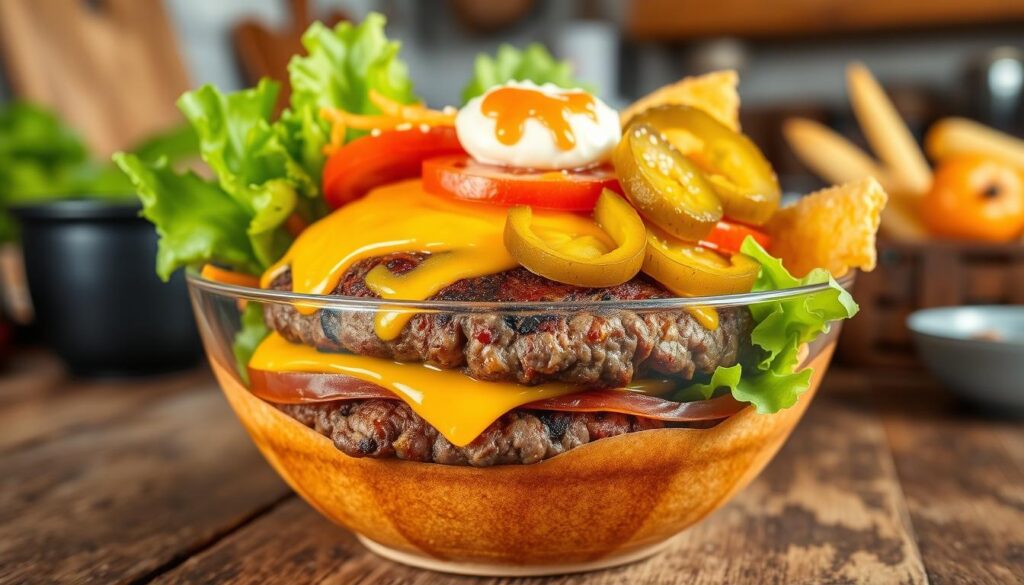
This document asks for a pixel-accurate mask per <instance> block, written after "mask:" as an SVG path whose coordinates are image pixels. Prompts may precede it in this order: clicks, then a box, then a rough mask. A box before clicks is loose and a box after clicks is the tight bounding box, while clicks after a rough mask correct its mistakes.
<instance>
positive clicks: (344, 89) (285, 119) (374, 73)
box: [281, 13, 417, 176]
mask: <svg viewBox="0 0 1024 585" xmlns="http://www.w3.org/2000/svg"><path fill="white" fill-rule="evenodd" d="M386 22H387V20H386V19H385V18H384V17H383V16H382V15H380V14H377V13H371V14H370V15H368V16H367V17H366V18H365V19H364V20H363V22H362V23H360V24H359V25H353V24H352V23H350V22H341V23H339V24H338V25H337V26H335V27H334V28H333V29H330V28H328V27H326V26H324V25H323V24H322V23H319V22H315V23H313V25H312V26H310V27H309V29H308V30H307V31H306V32H305V34H303V35H302V44H303V46H304V47H305V48H306V51H307V52H308V55H306V56H296V57H293V58H292V60H291V62H290V63H289V64H288V75H289V79H290V80H291V86H292V95H291V105H290V107H289V108H288V110H287V111H285V112H284V114H282V117H281V119H282V123H283V125H284V128H285V131H286V135H287V136H288V137H289V139H290V140H291V142H292V144H293V145H295V146H296V147H297V148H298V150H299V151H300V152H299V156H300V160H302V162H303V164H304V165H305V166H306V168H307V169H310V170H311V172H313V173H314V174H315V175H316V176H319V172H320V169H321V168H322V166H323V162H324V157H323V154H322V150H323V146H324V145H325V144H327V142H328V139H329V136H330V126H329V124H328V123H327V122H326V121H324V120H323V119H321V117H320V109H321V108H338V109H341V110H345V111H346V112H352V113H354V114H378V113H380V111H379V110H378V109H377V107H376V106H374V105H373V104H372V103H371V102H370V99H369V92H370V90H371V89H372V90H375V91H377V92H378V93H380V94H382V95H384V96H386V97H389V98H391V99H393V100H396V101H398V102H401V103H406V104H407V103H412V102H415V101H417V98H416V96H415V94H414V93H413V88H412V80H411V79H410V77H409V68H408V67H407V66H406V64H405V63H404V62H403V61H402V60H401V59H399V58H398V52H399V50H400V49H401V43H399V42H398V41H391V40H388V38H387V36H386V35H385V34H384V25H385V24H386ZM363 134H365V131H360V130H354V129H349V130H348V133H347V136H346V138H347V139H348V140H352V139H354V138H356V137H358V136H361V135H363Z"/></svg>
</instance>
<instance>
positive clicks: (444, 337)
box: [265, 254, 752, 387]
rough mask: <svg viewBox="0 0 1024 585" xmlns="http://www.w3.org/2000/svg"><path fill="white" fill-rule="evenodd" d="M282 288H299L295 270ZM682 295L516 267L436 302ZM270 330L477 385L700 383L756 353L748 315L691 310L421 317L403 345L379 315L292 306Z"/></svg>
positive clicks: (399, 261)
mask: <svg viewBox="0 0 1024 585" xmlns="http://www.w3.org/2000/svg"><path fill="white" fill-rule="evenodd" d="M425 258H426V255H424V254H393V255H390V256H382V257H379V258H372V259H368V260H363V261H361V262H358V263H356V264H355V265H353V266H352V267H351V268H349V269H348V270H347V271H346V272H345V273H344V275H343V276H342V278H341V280H340V282H339V284H338V286H337V288H336V289H335V291H334V292H335V294H338V295H345V296H355V297H374V296H376V295H374V293H373V292H372V291H371V290H370V289H369V288H368V287H367V286H366V274H367V273H368V272H369V271H370V270H372V269H373V268H375V267H376V266H378V265H380V264H384V265H385V266H386V267H387V268H388V270H390V271H391V272H393V273H396V274H402V273H405V272H408V271H409V270H411V269H412V268H415V267H416V266H417V265H418V264H419V263H420V262H422V261H423V260H424V259H425ZM272 286H273V287H274V288H276V289H280V290H291V273H290V272H288V271H285V272H284V273H282V274H281V275H279V276H278V277H277V278H276V279H275V280H274V282H273V284H272ZM670 296H672V295H671V293H669V292H668V291H666V290H665V289H664V288H662V287H661V286H660V285H658V284H657V283H655V282H654V281H651V280H649V279H647V278H646V277H644V276H643V275H640V276H638V277H636V278H634V279H633V280H630V281H629V282H627V283H625V284H622V285H619V286H615V287H611V288H601V289H592V288H581V287H576V286H571V285H566V284H560V283H557V282H553V281H550V280H548V279H545V278H542V277H540V276H537V275H535V274H533V273H531V272H529V271H527V270H525V269H523V268H516V269H513V270H509V271H507V272H503V273H500V274H494V275H490V276H483V277H479V278H470V279H465V280H460V281H458V282H455V283H454V284H452V285H450V286H448V287H445V288H444V289H442V290H441V291H440V292H439V293H438V294H437V295H435V296H434V297H432V298H433V299H441V300H451V301H495V302H506V303H509V302H527V301H530V302H532V301H548V302H552V301H594V300H604V301H611V300H632V299H650V298H664V297H670ZM265 318H266V322H267V325H268V326H269V327H271V328H272V329H274V330H276V331H278V332H279V333H280V334H281V335H282V336H284V337H285V339H287V340H289V341H291V342H293V343H303V344H306V345H310V346H313V347H316V348H318V349H320V350H323V351H349V352H352V353H356V354H361V355H368V356H373V357H381V358H389V359H395V360H400V361H422V362H427V363H431V364H434V365H437V366H439V367H442V368H463V369H465V371H466V373H467V374H469V375H471V376H473V377H474V378H477V379H481V380H489V381H500V380H509V381H516V382H519V383H521V384H537V383H540V382H544V381H549V380H560V381H564V382H570V383H575V384H591V385H593V384H597V385H606V386H612V387H614V386H621V385H624V384H626V383H628V382H629V381H630V380H631V379H632V378H633V377H634V375H640V374H645V373H658V374H669V375H678V376H681V377H683V378H686V379H690V378H692V377H693V376H694V374H698V373H699V374H710V373H712V372H713V371H714V370H715V368H716V367H718V366H720V365H721V366H731V365H733V364H735V363H737V361H738V360H739V358H740V356H741V354H742V353H744V352H745V350H747V349H748V348H749V336H750V329H751V327H752V320H751V317H750V313H749V312H748V311H747V309H746V308H723V309H719V319H720V325H719V327H718V328H717V329H715V330H713V331H712V330H708V329H706V328H704V327H703V326H701V325H700V324H699V323H698V322H697V320H696V319H694V318H693V317H692V316H691V315H690V314H689V313H687V312H686V311H658V312H645V313H637V312H634V311H623V310H607V311H601V312H599V313H592V312H583V311H580V312H574V313H572V314H568V315H553V314H544V315H523V316H512V315H499V314H487V313H483V314H481V313H465V314H444V313H442V314H419V315H416V316H415V317H413V319H412V320H411V321H410V322H409V324H408V325H406V327H405V328H404V329H403V330H402V333H401V334H400V335H399V336H398V337H397V338H396V339H394V340H391V341H384V340H381V339H380V338H379V337H377V335H376V333H375V332H374V328H373V321H374V315H373V314H372V313H370V312H364V311H337V310H330V309H321V310H319V311H317V312H316V313H313V314H311V315H302V314H300V313H299V312H298V311H296V310H295V309H293V308H292V307H291V306H288V305H284V304H268V305H267V306H266V310H265Z"/></svg>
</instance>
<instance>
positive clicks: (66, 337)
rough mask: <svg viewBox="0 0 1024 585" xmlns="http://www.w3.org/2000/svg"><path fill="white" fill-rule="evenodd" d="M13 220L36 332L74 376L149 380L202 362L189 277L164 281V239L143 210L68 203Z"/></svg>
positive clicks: (28, 209)
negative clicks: (160, 255) (158, 264)
mask: <svg viewBox="0 0 1024 585" xmlns="http://www.w3.org/2000/svg"><path fill="white" fill-rule="evenodd" d="M14 213H15V215H16V216H17V217H18V218H19V220H20V224H21V240H22V246H23V247H24V251H25V272H26V277H27V279H28V287H29V292H30V294H31V296H32V303H33V305H34V307H35V313H36V324H37V326H38V327H39V329H40V330H41V333H42V335H43V338H44V339H45V340H46V341H47V342H48V343H49V344H50V345H51V347H52V348H53V349H54V350H55V351H56V352H57V354H58V355H60V357H61V358H62V359H63V360H64V361H65V362H66V363H67V365H68V367H69V368H70V369H71V371H72V373H74V374H77V375H82V376H125V375H140V374H151V373H159V372H166V371H171V370H177V369H182V368H185V367H188V366H192V365H194V364H195V363H196V362H197V360H198V358H199V356H200V345H199V338H198V335H197V333H196V327H195V321H194V319H193V316H192V308H191V306H190V304H189V300H188V294H187V292H186V289H185V282H184V278H183V276H182V274H181V273H180V272H179V273H178V274H176V275H175V276H174V277H173V278H172V279H171V281H170V282H169V283H164V282H162V281H161V280H160V279H159V278H157V276H156V274H155V272H154V266H155V258H156V242H157V237H156V233H155V230H154V229H153V226H152V225H150V224H149V223H148V222H146V221H145V220H144V219H142V218H141V217H139V205H138V203H136V202H131V201H129V202H111V201H104V200H97V199H69V200H62V201H53V202H48V203H45V204H39V205H32V206H25V207H20V208H17V209H15V210H14Z"/></svg>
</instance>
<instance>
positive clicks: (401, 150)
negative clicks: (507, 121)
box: [323, 126, 464, 208]
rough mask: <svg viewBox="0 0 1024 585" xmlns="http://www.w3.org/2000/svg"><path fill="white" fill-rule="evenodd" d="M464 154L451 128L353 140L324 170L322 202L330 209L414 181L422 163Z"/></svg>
mask: <svg viewBox="0 0 1024 585" xmlns="http://www.w3.org/2000/svg"><path fill="white" fill-rule="evenodd" d="M462 152H464V151H463V150H462V146H461V145H460V144H459V139H458V137H457V136H456V135H455V128H452V127H451V126H434V127H431V128H430V129H429V130H427V131H426V132H424V131H423V130H421V129H420V128H419V127H413V128H412V129H409V130H388V131H386V132H381V133H380V134H379V135H377V136H374V135H372V134H368V135H366V136H361V137H359V138H356V139H355V140H353V141H352V142H349V143H348V144H346V145H345V146H342V147H341V148H339V149H338V150H337V151H336V152H335V153H334V154H332V155H331V158H329V159H328V160H327V164H326V165H325V166H324V177H323V182H324V199H326V201H327V204H328V205H330V206H331V207H335V208H337V207H341V206H342V205H344V204H346V203H348V202H350V201H354V200H356V199H359V198H360V197H362V196H363V195H365V194H366V193H367V192H369V191H370V190H371V189H373V188H374V187H378V186H380V185H384V184H387V183H393V182H395V181H401V180H402V179H408V178H410V177H417V176H419V174H420V169H421V168H422V166H423V161H424V160H426V159H428V158H433V157H436V156H441V155H446V154H447V155H451V154H458V153H462Z"/></svg>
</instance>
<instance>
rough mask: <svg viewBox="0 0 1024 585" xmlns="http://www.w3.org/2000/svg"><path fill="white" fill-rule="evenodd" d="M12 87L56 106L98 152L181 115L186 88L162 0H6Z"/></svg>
mask: <svg viewBox="0 0 1024 585" xmlns="http://www.w3.org/2000/svg"><path fill="white" fill-rule="evenodd" d="M0 57H3V60H4V64H5V65H6V71H7V75H8V77H9V79H10V83H11V85H12V87H13V89H14V92H15V94H17V95H19V96H21V97H24V98H26V99H30V100H32V101H35V102H39V103H42V104H46V105H47V106H49V107H51V108H53V109H55V110H57V111H58V112H60V114H61V115H62V116H63V117H64V118H65V119H66V120H67V122H68V123H69V124H70V125H71V126H72V127H73V128H75V129H76V130H78V131H79V132H80V133H81V134H82V135H83V136H84V138H85V139H86V141H87V142H88V143H89V145H90V146H91V147H92V150H93V151H94V153H95V154H96V155H97V156H99V157H104V156H108V155H109V154H110V153H112V152H113V151H115V150H117V149H120V148H127V147H130V146H132V145H134V144H135V143H137V142H138V141H140V140H142V139H143V138H145V137H147V136H148V135H150V134H152V133H153V132H156V131H159V130H164V129H166V128H168V127H170V126H173V125H176V124H179V123H181V120H182V119H181V116H180V114H179V113H178V111H177V109H176V108H175V106H174V102H175V100H176V99H177V98H178V96H179V95H180V94H181V93H182V92H183V91H185V90H186V89H188V86H189V83H188V78H187V76H186V74H185V69H184V66H183V65H182V63H181V60H180V58H179V56H178V45H177V41H176V39H175V37H174V34H173V31H172V29H171V25H170V21H169V19H168V16H167V14H166V12H165V10H164V6H163V2H162V1H161V0H105V1H103V2H93V1H89V0H44V1H39V0H3V1H2V2H0Z"/></svg>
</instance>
